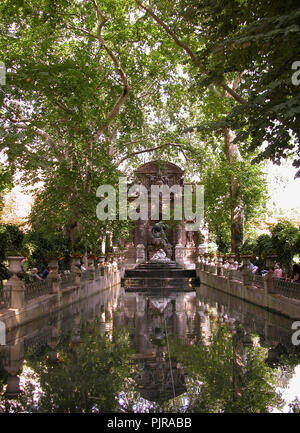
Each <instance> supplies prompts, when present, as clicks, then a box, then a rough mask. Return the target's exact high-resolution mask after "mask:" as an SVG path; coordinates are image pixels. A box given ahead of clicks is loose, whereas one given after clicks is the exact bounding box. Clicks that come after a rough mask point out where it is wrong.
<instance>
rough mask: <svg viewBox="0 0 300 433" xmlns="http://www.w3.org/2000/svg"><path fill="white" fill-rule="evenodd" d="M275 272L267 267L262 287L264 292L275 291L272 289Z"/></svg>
mask: <svg viewBox="0 0 300 433" xmlns="http://www.w3.org/2000/svg"><path fill="white" fill-rule="evenodd" d="M275 278H276V276H275V272H274V271H273V269H272V268H270V269H269V271H268V273H267V274H266V275H265V276H264V289H265V294H266V295H267V294H268V293H275V291H274V280H275Z"/></svg>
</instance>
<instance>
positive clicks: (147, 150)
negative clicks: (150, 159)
mask: <svg viewBox="0 0 300 433" xmlns="http://www.w3.org/2000/svg"><path fill="white" fill-rule="evenodd" d="M166 146H174V147H182V146H183V145H182V144H179V143H164V144H161V145H160V146H156V147H151V148H149V149H143V150H137V151H136V152H132V153H129V154H127V155H126V156H125V157H124V158H122V159H120V161H118V162H117V163H116V167H118V166H119V165H120V164H122V162H124V161H126V159H128V158H131V157H132V156H135V155H139V154H141V153H147V152H153V151H154V150H158V149H162V148H163V147H166Z"/></svg>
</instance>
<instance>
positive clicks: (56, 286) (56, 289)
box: [47, 257, 61, 294]
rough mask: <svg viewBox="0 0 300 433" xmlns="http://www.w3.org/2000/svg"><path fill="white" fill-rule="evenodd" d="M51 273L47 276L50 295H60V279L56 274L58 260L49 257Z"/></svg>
mask: <svg viewBox="0 0 300 433" xmlns="http://www.w3.org/2000/svg"><path fill="white" fill-rule="evenodd" d="M48 265H49V267H50V268H51V272H50V273H49V275H48V277H47V278H48V280H50V281H51V283H52V293H58V294H59V293H60V290H61V277H60V275H59V274H58V260H57V258H56V257H51V258H50V259H49V262H48Z"/></svg>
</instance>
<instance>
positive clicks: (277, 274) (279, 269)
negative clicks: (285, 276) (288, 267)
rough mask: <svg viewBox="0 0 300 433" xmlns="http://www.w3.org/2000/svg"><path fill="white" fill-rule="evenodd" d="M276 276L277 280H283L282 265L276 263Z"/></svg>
mask: <svg viewBox="0 0 300 433" xmlns="http://www.w3.org/2000/svg"><path fill="white" fill-rule="evenodd" d="M274 274H275V275H276V277H277V278H282V269H281V267H280V263H276V264H275V267H274Z"/></svg>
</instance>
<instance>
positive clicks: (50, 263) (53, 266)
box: [48, 256, 58, 272]
mask: <svg viewBox="0 0 300 433" xmlns="http://www.w3.org/2000/svg"><path fill="white" fill-rule="evenodd" d="M48 266H50V268H51V269H52V271H53V272H58V258H57V257H56V256H51V257H49V259H48Z"/></svg>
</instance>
